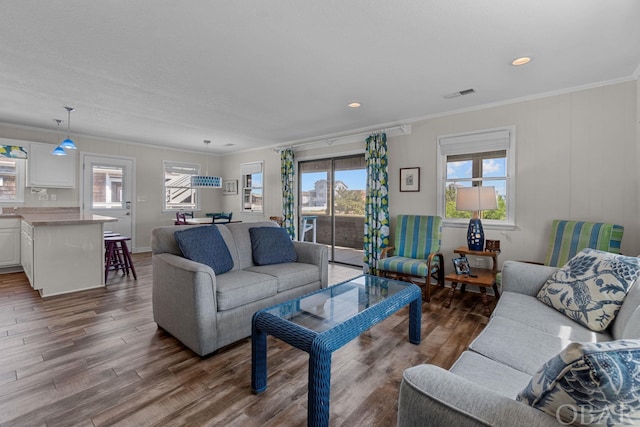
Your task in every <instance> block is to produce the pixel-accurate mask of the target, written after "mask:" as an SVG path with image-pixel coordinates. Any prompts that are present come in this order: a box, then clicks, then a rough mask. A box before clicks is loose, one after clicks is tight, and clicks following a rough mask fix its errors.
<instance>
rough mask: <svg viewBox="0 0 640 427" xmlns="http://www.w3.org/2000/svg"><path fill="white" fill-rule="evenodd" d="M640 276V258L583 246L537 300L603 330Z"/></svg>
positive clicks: (550, 281) (587, 325) (557, 273)
mask: <svg viewBox="0 0 640 427" xmlns="http://www.w3.org/2000/svg"><path fill="white" fill-rule="evenodd" d="M639 275H640V258H636V257H628V256H624V255H617V254H612V253H609V252H603V251H598V250H595V249H584V250H582V251H580V252H579V253H578V254H577V255H576V256H575V257H573V258H571V259H570V260H569V262H568V263H567V265H565V266H564V267H562V268H561V269H560V270H558V271H556V272H555V273H554V274H553V275H552V276H551V277H550V278H549V279H548V280H547V281H546V282H545V284H544V285H543V286H542V288H541V289H540V291H539V292H538V299H539V300H540V301H542V302H543V303H545V304H547V305H548V306H551V307H553V308H555V309H556V310H558V311H559V312H560V313H563V314H565V315H567V316H568V317H569V318H571V319H573V320H575V321H576V322H578V323H581V324H583V325H584V326H586V327H587V328H589V329H591V330H592V331H603V330H605V329H606V328H607V326H609V324H610V323H611V321H612V320H613V319H614V318H615V316H616V314H617V313H618V311H619V310H620V306H621V305H622V302H623V301H624V298H625V297H626V296H627V293H628V292H629V289H631V286H632V285H633V284H634V283H635V281H636V279H637V278H638V276H639Z"/></svg>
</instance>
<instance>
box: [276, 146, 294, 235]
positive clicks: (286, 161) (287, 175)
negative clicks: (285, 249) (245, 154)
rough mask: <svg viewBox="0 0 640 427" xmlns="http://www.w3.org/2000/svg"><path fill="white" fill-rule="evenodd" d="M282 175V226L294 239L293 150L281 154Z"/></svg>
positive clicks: (287, 149)
mask: <svg viewBox="0 0 640 427" xmlns="http://www.w3.org/2000/svg"><path fill="white" fill-rule="evenodd" d="M280 164H281V166H280V175H281V176H282V226H283V227H284V228H285V229H286V230H287V233H288V234H289V236H290V237H291V239H294V238H295V236H296V222H295V206H294V204H293V191H294V170H293V149H292V148H286V149H284V150H282V151H281V152H280Z"/></svg>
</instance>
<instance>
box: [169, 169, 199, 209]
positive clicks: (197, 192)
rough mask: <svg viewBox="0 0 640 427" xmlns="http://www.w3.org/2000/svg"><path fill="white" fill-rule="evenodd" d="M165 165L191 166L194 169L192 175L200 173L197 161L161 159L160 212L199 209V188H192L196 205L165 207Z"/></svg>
mask: <svg viewBox="0 0 640 427" xmlns="http://www.w3.org/2000/svg"><path fill="white" fill-rule="evenodd" d="M167 166H182V167H192V168H194V169H195V170H196V173H195V174H194V175H200V165H199V164H197V163H186V162H176V161H173V160H163V161H162V212H180V211H183V210H188V211H194V212H197V211H200V189H198V188H194V190H195V196H196V206H195V207H194V208H170V207H167V200H166V197H167V186H166V181H165V179H166V173H167Z"/></svg>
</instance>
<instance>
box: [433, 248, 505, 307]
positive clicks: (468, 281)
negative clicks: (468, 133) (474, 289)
mask: <svg viewBox="0 0 640 427" xmlns="http://www.w3.org/2000/svg"><path fill="white" fill-rule="evenodd" d="M453 252H455V253H457V254H460V255H465V256H466V255H471V256H481V257H490V258H491V259H492V261H493V264H492V267H491V268H490V269H489V268H472V269H471V273H472V274H473V275H475V276H476V277H471V276H469V275H466V274H456V273H449V274H447V275H446V276H445V277H444V279H445V280H447V281H449V282H451V289H449V295H448V296H447V300H446V301H445V303H444V306H445V308H449V307H451V300H452V299H453V295H454V293H455V291H456V287H457V286H458V283H460V284H461V285H462V286H461V291H462V292H464V291H465V288H466V285H474V286H478V287H479V288H480V298H481V299H482V304H483V305H484V312H485V314H486V315H487V316H489V315H490V314H491V310H490V309H489V300H488V298H487V288H493V292H494V293H495V295H496V299H499V298H500V292H499V291H498V285H497V284H496V274H497V273H498V255H499V254H500V252H489V251H471V250H469V249H467V248H466V247H464V246H462V247H459V248H458V249H456V250H454V251H453Z"/></svg>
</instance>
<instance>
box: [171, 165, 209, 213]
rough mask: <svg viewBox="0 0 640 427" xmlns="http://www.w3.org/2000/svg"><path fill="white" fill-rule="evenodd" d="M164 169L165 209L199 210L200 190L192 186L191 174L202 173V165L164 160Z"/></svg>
mask: <svg viewBox="0 0 640 427" xmlns="http://www.w3.org/2000/svg"><path fill="white" fill-rule="evenodd" d="M162 166H163V170H164V210H165V211H177V210H181V209H184V210H190V211H193V210H199V208H200V205H199V201H198V195H199V192H198V190H197V189H196V188H193V187H191V176H192V175H199V174H200V166H199V165H193V164H188V163H175V162H167V161H165V162H162Z"/></svg>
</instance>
